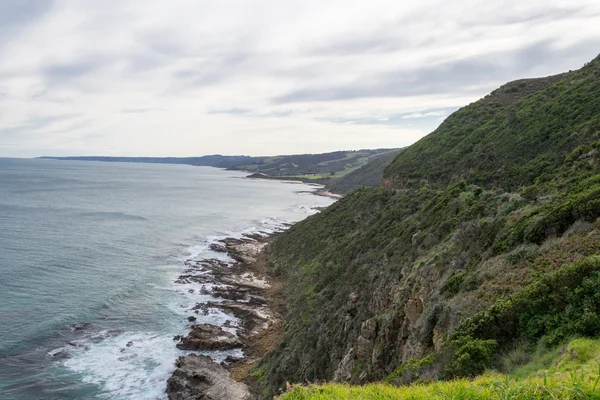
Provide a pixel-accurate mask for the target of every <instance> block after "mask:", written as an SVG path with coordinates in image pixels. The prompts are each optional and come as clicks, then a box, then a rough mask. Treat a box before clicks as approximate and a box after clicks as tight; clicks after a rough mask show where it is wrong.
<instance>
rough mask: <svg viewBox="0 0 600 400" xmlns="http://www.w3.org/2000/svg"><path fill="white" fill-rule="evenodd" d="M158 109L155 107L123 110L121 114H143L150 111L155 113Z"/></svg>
mask: <svg viewBox="0 0 600 400" xmlns="http://www.w3.org/2000/svg"><path fill="white" fill-rule="evenodd" d="M157 110H160V108H157V107H140V108H123V109H122V110H121V112H122V113H123V114H143V113H147V112H151V111H157Z"/></svg>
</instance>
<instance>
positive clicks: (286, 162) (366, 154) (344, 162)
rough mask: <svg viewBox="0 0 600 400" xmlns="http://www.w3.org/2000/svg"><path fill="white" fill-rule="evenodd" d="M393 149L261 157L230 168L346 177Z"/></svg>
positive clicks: (326, 178)
mask: <svg viewBox="0 0 600 400" xmlns="http://www.w3.org/2000/svg"><path fill="white" fill-rule="evenodd" d="M389 151H390V149H375V150H356V151H335V152H332V153H323V154H294V155H283V156H274V157H258V158H256V159H254V160H250V161H249V162H246V163H243V164H238V165H236V166H233V167H231V168H230V169H232V170H242V171H250V172H254V173H261V174H265V175H268V176H270V177H276V178H304V179H307V180H321V181H329V180H332V179H336V178H339V177H342V176H344V175H345V174H347V173H349V172H351V171H354V170H356V169H358V168H360V167H362V166H364V165H366V164H368V163H369V162H371V161H372V160H374V159H376V158H377V157H379V156H380V155H382V154H384V153H387V152H389Z"/></svg>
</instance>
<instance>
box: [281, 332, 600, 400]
mask: <svg viewBox="0 0 600 400" xmlns="http://www.w3.org/2000/svg"><path fill="white" fill-rule="evenodd" d="M537 368H540V369H537ZM330 399H364V400H367V399H368V400H371V399H372V400H383V399H406V400H409V399H410V400H438V399H439V400H449V399H456V400H471V399H472V400H475V399H477V400H479V399H481V400H500V399H503V400H504V399H512V400H529V399H565V400H569V399H600V340H598V339H576V340H573V341H571V342H570V343H569V344H568V345H566V346H562V347H560V348H556V349H553V350H550V351H544V352H541V353H540V354H537V355H536V356H535V357H534V359H533V360H532V361H531V362H530V363H529V364H527V365H526V366H524V367H522V368H520V369H517V370H515V371H514V372H512V373H507V374H499V373H495V372H488V373H486V374H484V375H482V376H479V377H477V378H475V379H473V380H468V379H456V380H452V381H445V382H432V383H418V384H414V385H412V386H404V387H394V386H391V385H387V384H370V385H364V386H351V385H345V384H327V385H321V386H319V385H313V386H299V385H296V386H292V387H291V388H290V390H289V391H288V392H287V393H285V394H283V395H281V396H280V397H279V400H330Z"/></svg>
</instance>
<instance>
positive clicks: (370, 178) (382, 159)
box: [325, 150, 401, 194]
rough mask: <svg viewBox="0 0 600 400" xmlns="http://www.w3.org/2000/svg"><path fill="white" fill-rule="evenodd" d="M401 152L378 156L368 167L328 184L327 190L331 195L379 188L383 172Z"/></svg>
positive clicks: (396, 151)
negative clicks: (366, 188)
mask: <svg viewBox="0 0 600 400" xmlns="http://www.w3.org/2000/svg"><path fill="white" fill-rule="evenodd" d="M400 151H401V150H392V151H389V152H387V153H383V154H380V155H377V157H375V158H373V159H372V160H370V161H369V162H368V163H367V164H366V165H363V166H362V167H360V168H358V169H356V170H354V171H352V172H350V173H348V174H346V175H344V176H341V177H340V178H338V179H334V180H333V181H331V182H330V183H328V184H327V185H326V187H325V189H326V190H327V191H329V192H331V193H338V194H348V193H350V192H352V191H354V190H356V189H358V188H361V187H375V186H379V183H380V182H381V178H382V176H383V170H384V169H385V168H386V167H387V166H388V165H389V164H390V163H391V162H392V161H394V158H396V156H397V155H398V153H400Z"/></svg>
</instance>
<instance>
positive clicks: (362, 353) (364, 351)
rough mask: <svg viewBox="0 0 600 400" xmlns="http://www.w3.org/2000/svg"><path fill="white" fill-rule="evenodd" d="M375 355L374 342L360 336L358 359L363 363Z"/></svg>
mask: <svg viewBox="0 0 600 400" xmlns="http://www.w3.org/2000/svg"><path fill="white" fill-rule="evenodd" d="M372 354H373V341H372V340H369V339H367V338H365V337H363V336H359V337H358V339H357V340H356V358H357V359H359V360H362V361H367V360H368V359H370V358H371V356H372Z"/></svg>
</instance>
